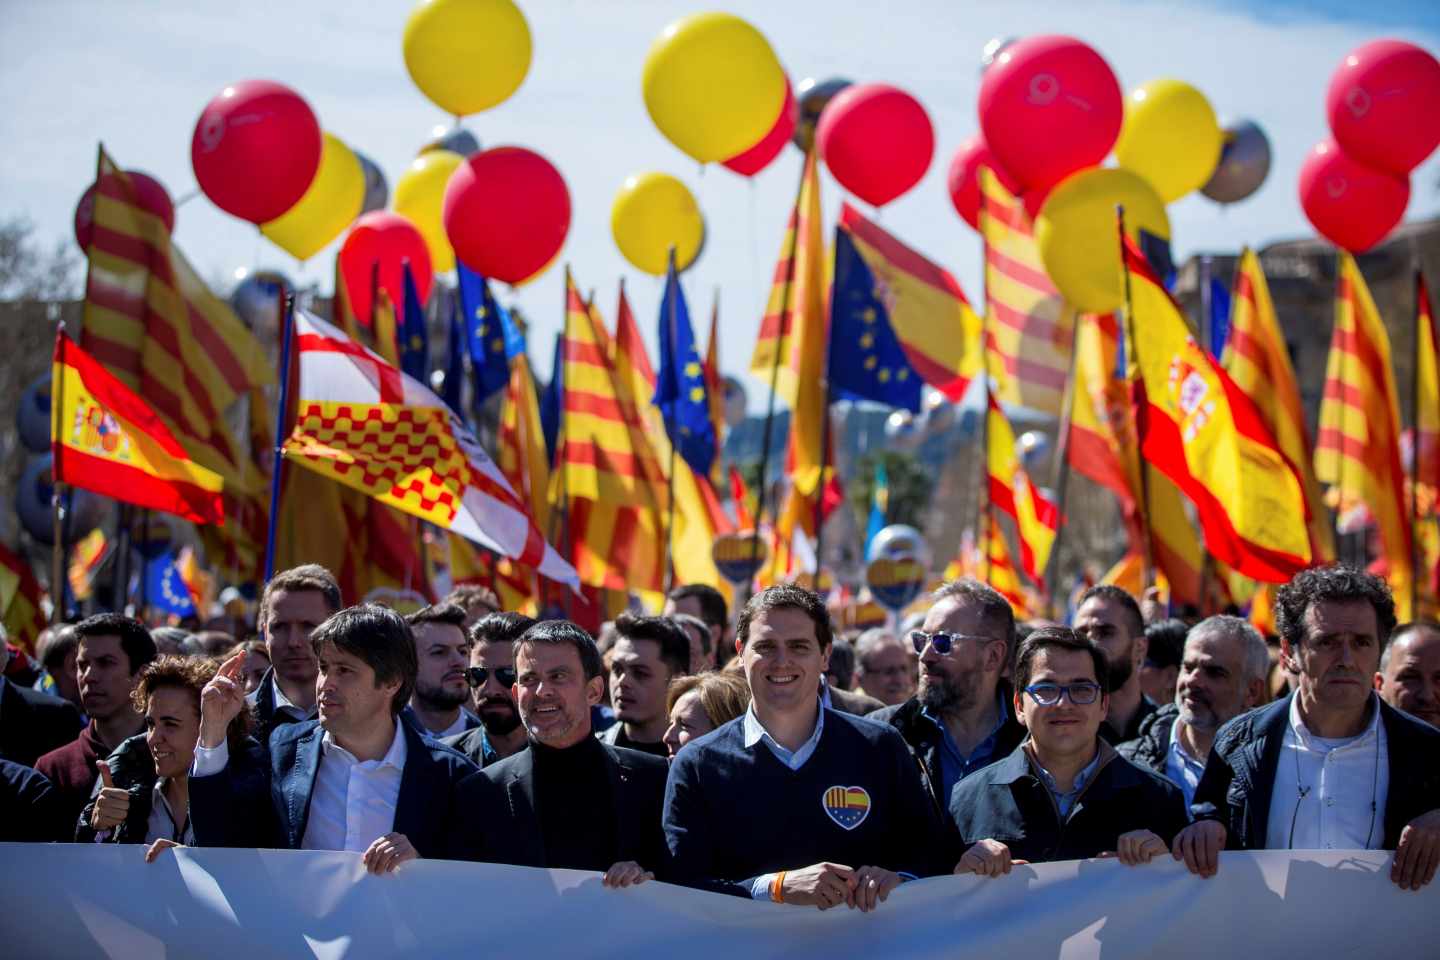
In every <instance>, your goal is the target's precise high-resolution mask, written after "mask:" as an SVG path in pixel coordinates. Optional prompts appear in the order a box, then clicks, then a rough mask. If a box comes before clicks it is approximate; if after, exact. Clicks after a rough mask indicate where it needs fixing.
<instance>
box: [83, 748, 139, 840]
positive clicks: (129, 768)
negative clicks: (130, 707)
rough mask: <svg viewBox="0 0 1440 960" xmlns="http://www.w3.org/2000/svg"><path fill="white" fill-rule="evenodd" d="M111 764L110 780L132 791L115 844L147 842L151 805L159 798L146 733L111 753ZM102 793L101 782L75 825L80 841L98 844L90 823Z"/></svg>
mask: <svg viewBox="0 0 1440 960" xmlns="http://www.w3.org/2000/svg"><path fill="white" fill-rule="evenodd" d="M105 763H106V764H107V765H108V766H109V767H110V779H111V780H113V781H115V786H117V787H119V788H120V789H122V790H124V791H125V792H126V793H128V794H130V807H129V809H128V810H126V811H125V822H124V823H121V824H120V825H119V826H117V827H116V828H115V830H114V832H113V833H111V835H110V840H111V842H112V843H144V842H145V834H146V833H147V832H149V829H150V805H151V803H152V802H154V798H155V793H154V791H155V781H156V780H157V779H158V777H156V775H155V760H154V758H153V757H151V756H150V746H149V744H147V743H146V741H145V734H143V733H137V734H136V735H135V736H133V737H131V738H130V739H128V740H125V741H122V742H121V744H120V746H118V747H116V748H115V750H114V751H113V752H112V753H111V754H110V756H108V757H106V758H105ZM99 793H100V789H99V781H96V787H95V790H94V792H93V793H92V795H91V797H90V802H89V803H87V804H85V809H84V811H82V812H81V814H80V822H79V823H77V824H75V842H76V843H94V842H95V833H96V831H95V828H94V827H92V826H90V814H91V813H92V812H93V811H94V809H95V797H96V796H97V795H98V794H99Z"/></svg>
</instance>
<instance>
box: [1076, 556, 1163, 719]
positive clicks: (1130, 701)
mask: <svg viewBox="0 0 1440 960" xmlns="http://www.w3.org/2000/svg"><path fill="white" fill-rule="evenodd" d="M1075 632H1076V633H1077V634H1079V635H1080V636H1082V637H1084V638H1086V639H1087V640H1089V641H1090V642H1091V643H1093V644H1095V645H1096V646H1097V647H1099V648H1100V649H1101V650H1102V651H1103V652H1104V653H1105V663H1106V669H1107V671H1108V673H1109V677H1108V679H1107V680H1106V684H1105V685H1106V687H1107V688H1108V689H1109V690H1110V713H1109V714H1108V715H1107V716H1106V717H1105V722H1104V724H1102V725H1101V727H1100V736H1101V737H1102V738H1104V740H1105V742H1106V743H1108V744H1110V745H1111V746H1114V745H1115V744H1117V743H1124V742H1125V741H1126V740H1134V739H1135V738H1136V737H1137V736H1139V734H1140V724H1141V723H1143V722H1144V720H1145V718H1146V717H1148V716H1149V715H1150V714H1152V713H1154V712H1155V711H1156V710H1158V709H1159V706H1160V705H1159V704H1157V703H1156V702H1155V701H1153V700H1151V699H1150V698H1149V697H1147V696H1145V694H1144V692H1143V691H1142V690H1141V689H1140V667H1141V666H1142V665H1143V664H1144V663H1145V654H1146V652H1147V651H1148V650H1149V640H1147V639H1146V636H1145V618H1144V617H1143V616H1141V613H1140V604H1138V603H1136V602H1135V598H1134V597H1132V596H1130V594H1128V593H1126V592H1125V591H1124V590H1122V589H1120V588H1119V587H1117V586H1115V585H1114V584H1113V583H1100V584H1096V585H1095V586H1093V587H1091V588H1090V589H1088V590H1086V591H1085V592H1084V593H1083V594H1081V596H1080V606H1079V607H1077V608H1076V610H1075Z"/></svg>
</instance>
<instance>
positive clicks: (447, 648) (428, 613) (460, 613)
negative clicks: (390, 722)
mask: <svg viewBox="0 0 1440 960" xmlns="http://www.w3.org/2000/svg"><path fill="white" fill-rule="evenodd" d="M405 622H406V623H408V624H410V630H411V632H412V633H413V634H414V635H415V656H416V658H417V659H418V661H419V671H418V672H417V673H416V675H415V692H414V693H413V694H411V696H410V702H409V703H408V704H407V705H406V706H405V709H404V710H402V711H401V712H400V719H401V720H403V721H405V722H406V723H408V724H410V725H411V726H413V727H414V728H415V730H416V732H417V733H420V734H421V735H423V736H427V737H434V738H436V739H437V740H438V739H442V738H444V737H454V736H458V735H460V734H462V733H465V732H466V731H467V730H473V729H475V728H476V727H478V726H480V718H479V717H477V716H475V714H473V713H471V712H470V711H469V710H466V709H465V704H467V703H468V702H469V701H470V687H469V684H467V683H466V682H465V666H466V664H467V663H468V662H469V660H470V637H469V636H468V635H467V634H466V633H465V609H464V608H463V607H461V606H460V605H459V604H456V603H437V604H435V605H433V606H429V607H424V608H422V609H420V610H417V611H415V612H414V613H412V614H410V615H409V616H407V617H406V618H405Z"/></svg>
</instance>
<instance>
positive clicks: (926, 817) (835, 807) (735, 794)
mask: <svg viewBox="0 0 1440 960" xmlns="http://www.w3.org/2000/svg"><path fill="white" fill-rule="evenodd" d="M832 636H833V635H832V632H831V627H830V620H829V617H828V615H827V614H826V611H825V606H824V604H823V603H822V602H821V600H820V598H819V597H817V596H815V595H814V594H812V593H809V592H808V591H805V590H801V589H799V588H797V587H793V586H777V587H771V588H770V589H768V590H765V591H762V592H761V593H758V594H756V595H755V596H754V597H752V598H751V599H750V602H749V603H747V604H746V605H745V609H744V610H743V612H742V613H741V614H740V621H739V623H738V624H737V626H736V630H735V645H736V649H737V650H738V652H739V655H740V658H741V661H742V663H743V665H744V669H745V676H746V678H747V679H748V680H749V682H750V689H751V693H752V700H751V704H750V708H749V710H748V711H747V712H746V713H745V715H744V716H742V717H740V718H738V719H736V720H732V721H731V722H729V723H727V724H725V725H724V726H722V727H720V728H719V729H718V730H715V731H713V732H712V733H710V734H707V735H706V736H704V737H702V738H700V739H699V740H695V741H692V742H691V743H690V744H688V745H687V746H686V748H685V749H684V750H682V751H680V752H679V753H678V754H676V756H675V761H674V762H673V763H672V764H671V766H670V775H669V780H668V782H667V783H666V788H665V815H664V821H665V840H666V844H667V847H668V849H669V855H670V870H669V874H670V877H671V878H672V879H674V880H675V881H677V882H680V883H688V884H691V885H693V886H699V887H704V888H706V889H712V890H717V891H721V892H726V893H732V894H736V895H739V896H746V897H753V898H755V899H759V900H771V901H774V902H777V903H793V904H797V905H801V906H814V907H818V908H819V909H821V910H828V909H829V908H831V907H835V906H839V905H841V904H844V905H846V906H848V907H851V908H852V909H853V908H859V909H861V910H866V911H869V910H873V909H875V907H876V906H877V905H878V904H879V903H880V902H882V901H884V900H885V899H887V898H888V897H889V895H890V893H891V891H893V890H894V889H895V887H896V886H897V885H899V884H900V882H901V881H902V879H905V878H907V877H917V876H929V875H933V874H937V873H942V872H948V870H949V866H950V864H953V863H954V849H953V846H952V843H951V837H950V835H949V833H947V831H946V830H945V827H944V825H943V824H942V822H941V821H940V818H939V815H938V813H937V811H936V809H935V805H934V803H932V802H931V800H930V797H929V795H928V794H927V792H926V790H925V787H924V786H923V785H922V783H921V781H920V775H919V773H918V771H917V770H916V767H915V762H914V760H912V759H911V757H910V752H909V750H908V748H907V747H906V746H905V741H904V740H902V739H901V738H900V735H899V734H898V733H896V732H895V731H894V730H893V729H892V728H890V727H889V726H886V725H883V724H878V723H873V722H871V721H868V720H863V719H860V718H857V717H851V716H847V715H846V714H843V713H839V712H837V711H835V710H832V709H826V708H823V707H822V706H821V704H820V698H819V696H818V695H817V693H816V691H817V690H818V688H819V681H820V676H821V674H823V673H824V670H825V664H826V661H827V659H828V657H829V654H830V644H831V641H832Z"/></svg>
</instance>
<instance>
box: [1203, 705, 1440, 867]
mask: <svg viewBox="0 0 1440 960" xmlns="http://www.w3.org/2000/svg"><path fill="white" fill-rule="evenodd" d="M1294 696H1295V695H1294V694H1293V693H1292V694H1291V695H1290V696H1288V697H1286V698H1285V699H1283V700H1277V701H1275V702H1274V703H1271V704H1268V705H1266V706H1263V707H1256V708H1255V709H1254V710H1251V711H1250V712H1248V713H1242V714H1241V715H1240V716H1238V717H1236V718H1234V719H1233V720H1230V721H1229V722H1227V723H1226V724H1225V725H1224V726H1222V727H1221V728H1220V731H1219V732H1218V733H1217V734H1216V735H1215V746H1214V747H1213V748H1212V749H1211V750H1210V758H1209V759H1208V760H1207V761H1206V763H1205V773H1204V774H1203V775H1202V776H1201V777H1200V785H1199V786H1198V787H1196V788H1195V802H1194V803H1193V804H1191V806H1190V812H1191V814H1192V815H1193V816H1194V817H1195V819H1196V820H1218V821H1219V822H1220V823H1223V824H1224V825H1225V846H1226V847H1227V848H1228V849H1230V850H1269V849H1276V848H1277V847H1278V845H1279V843H1280V842H1282V841H1281V840H1279V839H1277V840H1275V841H1273V842H1272V840H1271V838H1270V837H1268V836H1266V832H1267V828H1268V827H1269V823H1270V803H1271V800H1272V797H1273V794H1274V791H1275V770H1276V768H1277V767H1278V766H1279V764H1280V750H1281V747H1282V746H1283V744H1284V742H1285V730H1286V728H1287V727H1288V726H1289V724H1290V701H1291V699H1292V698H1294ZM1375 703H1376V704H1377V705H1378V706H1379V709H1380V722H1381V723H1383V724H1384V725H1385V741H1386V748H1387V752H1388V753H1389V762H1390V787H1389V790H1388V791H1387V792H1386V796H1385V840H1384V843H1383V844H1382V846H1383V847H1384V849H1386V850H1394V849H1395V846H1396V844H1398V843H1399V842H1400V831H1401V830H1403V829H1405V826H1406V824H1408V823H1409V822H1410V821H1411V820H1414V819H1415V818H1416V817H1418V816H1420V815H1421V814H1422V813H1428V812H1430V811H1431V810H1436V809H1440V730H1437V729H1436V728H1434V727H1432V726H1430V724H1428V723H1425V722H1423V721H1421V720H1416V719H1415V718H1414V717H1412V716H1410V715H1409V714H1408V713H1402V712H1401V711H1399V710H1396V709H1395V708H1394V707H1392V706H1390V705H1389V704H1387V703H1386V702H1385V701H1383V700H1381V699H1380V698H1379V697H1378V696H1377V697H1375Z"/></svg>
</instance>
